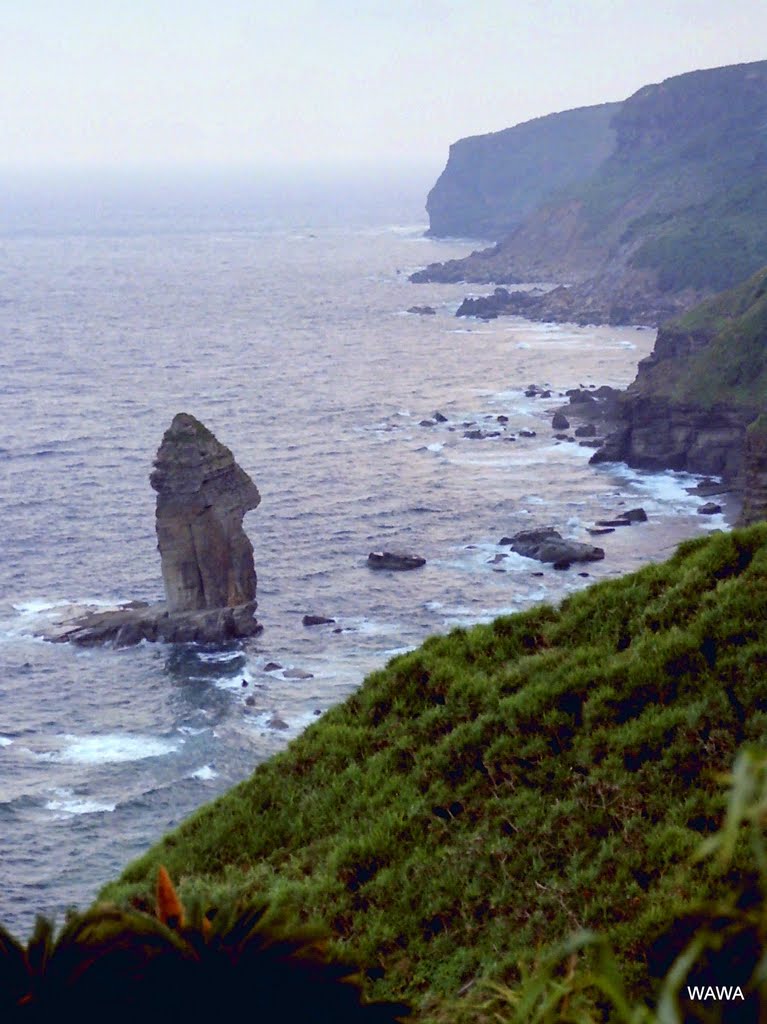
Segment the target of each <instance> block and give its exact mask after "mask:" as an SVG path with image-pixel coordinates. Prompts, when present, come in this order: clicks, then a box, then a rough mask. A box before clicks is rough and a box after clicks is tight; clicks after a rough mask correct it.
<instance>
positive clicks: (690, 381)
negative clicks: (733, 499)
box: [592, 267, 767, 522]
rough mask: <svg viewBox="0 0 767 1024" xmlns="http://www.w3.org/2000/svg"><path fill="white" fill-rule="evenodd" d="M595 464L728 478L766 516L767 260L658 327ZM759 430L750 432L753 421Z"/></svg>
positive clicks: (749, 513)
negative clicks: (616, 463) (766, 264)
mask: <svg viewBox="0 0 767 1024" xmlns="http://www.w3.org/2000/svg"><path fill="white" fill-rule="evenodd" d="M619 409H620V421H619V426H618V429H616V430H615V432H614V433H613V434H611V435H610V436H609V437H608V438H607V441H606V442H605V445H604V446H603V447H602V448H601V449H599V451H597V452H596V453H595V454H594V456H593V457H592V462H612V461H622V462H627V463H628V464H629V465H631V466H636V467H643V468H648V469H676V470H688V471H690V472H694V473H710V474H715V475H721V476H722V477H724V479H725V480H726V481H729V482H730V483H732V484H734V485H736V486H739V487H743V488H744V491H745V497H746V503H745V506H744V516H745V517H746V518H745V519H744V522H754V521H755V520H756V519H762V518H764V517H765V515H767V500H765V498H766V496H767V465H765V450H766V449H767V446H766V445H765V443H764V442H765V437H764V434H765V413H767V267H765V268H763V269H762V270H760V271H758V272H757V273H756V274H754V275H752V276H751V277H750V278H749V279H748V280H746V281H744V282H743V283H742V284H740V285H738V286H736V287H735V288H732V289H730V290H728V291H726V292H724V293H722V294H721V295H717V296H715V297H714V298H712V299H709V300H708V301H707V302H704V303H702V304H701V305H699V306H697V307H696V308H694V309H693V310H691V311H690V312H689V313H687V314H686V315H684V316H682V317H680V318H678V319H676V320H673V321H670V322H669V323H667V324H664V326H663V327H662V328H661V329H660V331H659V332H658V338H657V340H656V343H655V348H654V350H653V352H652V354H651V355H650V356H648V357H647V359H644V360H642V362H641V363H640V364H639V368H638V373H637V376H636V379H635V380H634V382H633V383H632V384H630V385H629V387H628V389H627V390H626V392H625V393H624V394H623V396H622V397H621V401H620V403H619ZM750 424H753V429H752V430H749V429H748V428H749V425H750Z"/></svg>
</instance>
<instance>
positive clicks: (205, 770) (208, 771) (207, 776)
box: [188, 764, 218, 782]
mask: <svg viewBox="0 0 767 1024" xmlns="http://www.w3.org/2000/svg"><path fill="white" fill-rule="evenodd" d="M188 778H190V779H199V780H200V782H209V781H210V780H211V779H217V778H218V772H217V771H216V770H215V769H214V768H211V766H210V765H209V764H204V765H203V766H202V768H198V769H197V771H196V772H192V773H191V775H189V776H188Z"/></svg>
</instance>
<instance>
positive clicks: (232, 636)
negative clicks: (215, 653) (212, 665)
mask: <svg viewBox="0 0 767 1024" xmlns="http://www.w3.org/2000/svg"><path fill="white" fill-rule="evenodd" d="M255 610H256V602H255V601H249V602H247V603H246V604H241V605H237V606H236V607H234V608H213V609H210V610H201V611H188V612H170V611H169V610H168V608H167V606H166V605H163V604H151V605H150V604H144V603H142V602H138V601H132V602H131V603H130V604H127V605H123V606H121V607H119V608H112V609H109V610H107V611H99V610H88V611H85V612H79V613H76V614H75V615H73V616H69V617H66V616H65V617H63V618H61V619H59V620H58V621H56V622H55V623H53V624H52V625H51V626H50V627H48V628H47V629H46V632H45V638H46V639H47V640H53V641H55V642H57V643H65V642H66V643H73V644H78V645H79V646H81V647H96V646H98V645H99V644H110V643H111V644H114V645H115V646H116V647H132V646H133V645H134V644H138V643H141V641H142V640H147V641H149V642H150V643H154V642H159V641H164V642H165V643H174V644H183V643H197V644H223V643H230V642H231V641H232V640H237V639H240V638H243V637H248V636H255V635H256V634H257V633H260V632H261V629H262V626H261V624H260V623H259V622H257V621H256V619H255V617H254V613H255Z"/></svg>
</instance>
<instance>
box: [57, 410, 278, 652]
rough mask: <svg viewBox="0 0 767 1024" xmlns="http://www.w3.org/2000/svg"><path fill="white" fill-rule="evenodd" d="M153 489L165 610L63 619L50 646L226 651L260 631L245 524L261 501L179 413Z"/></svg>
mask: <svg viewBox="0 0 767 1024" xmlns="http://www.w3.org/2000/svg"><path fill="white" fill-rule="evenodd" d="M150 483H151V485H152V487H153V488H154V489H155V490H156V491H157V509H156V529H157V546H158V549H159V552H160V563H161V568H162V577H163V583H164V585H165V596H166V601H165V603H163V604H157V605H147V604H142V603H139V602H131V603H130V604H128V605H123V606H121V607H119V608H116V609H111V610H108V611H87V612H85V613H84V614H79V615H75V616H74V617H70V618H68V619H67V618H64V619H62V620H60V621H59V622H58V623H56V624H54V626H53V627H52V628H51V630H50V631H49V636H48V638H49V639H52V640H57V641H69V642H71V643H77V644H81V645H93V644H99V643H108V642H113V643H115V644H117V645H118V646H127V645H130V644H136V643H139V642H140V641H142V640H148V641H156V640H164V641H167V642H169V643H189V642H197V643H225V642H229V641H231V640H233V639H235V638H237V637H247V636H252V635H254V634H255V633H257V632H259V631H260V629H261V626H260V624H259V623H258V622H257V621H256V619H255V617H254V613H255V610H256V607H257V604H256V572H255V567H254V563H253V547H252V545H251V543H250V541H249V540H248V537H247V535H246V534H245V531H244V530H243V528H242V520H243V516H244V515H245V513H246V512H247V511H249V510H250V509H254V508H256V506H257V505H258V504H259V502H260V500H261V498H260V495H259V493H258V489H257V488H256V485H255V484H254V483H253V481H252V480H251V479H250V477H249V476H248V475H247V473H245V471H244V470H243V469H241V468H240V466H238V465H237V463H236V462H235V460H234V456H233V455H232V453H231V451H230V450H229V449H228V448H227V447H226V446H225V445H223V444H221V443H220V442H219V441H218V440H217V439H216V438H215V437H214V436H213V434H212V433H211V432H210V431H209V430H208V429H207V427H205V426H203V424H202V423H200V421H199V420H197V419H195V418H194V416H190V415H189V414H188V413H179V414H178V415H177V416H175V417H174V419H173V422H172V423H171V425H170V427H169V428H168V430H167V431H166V432H165V435H164V437H163V439H162V444H161V445H160V448H159V450H158V452H157V457H156V459H155V463H154V470H153V472H152V474H151V476H150Z"/></svg>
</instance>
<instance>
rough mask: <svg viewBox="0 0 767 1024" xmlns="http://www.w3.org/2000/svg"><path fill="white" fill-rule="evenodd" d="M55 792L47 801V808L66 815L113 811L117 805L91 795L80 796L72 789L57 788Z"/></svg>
mask: <svg viewBox="0 0 767 1024" xmlns="http://www.w3.org/2000/svg"><path fill="white" fill-rule="evenodd" d="M54 794H55V795H54V796H53V797H52V798H51V799H50V800H48V801H46V804H45V809H46V810H47V811H55V812H57V813H58V814H59V815H61V816H65V817H68V816H74V815H78V814H104V813H111V812H112V811H114V809H115V808H116V807H117V804H116V803H114V804H113V803H105V802H103V801H99V800H94V799H92V798H91V797H87V796H80V795H78V794H77V793H75V792H74V790H71V789H56V790H54Z"/></svg>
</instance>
